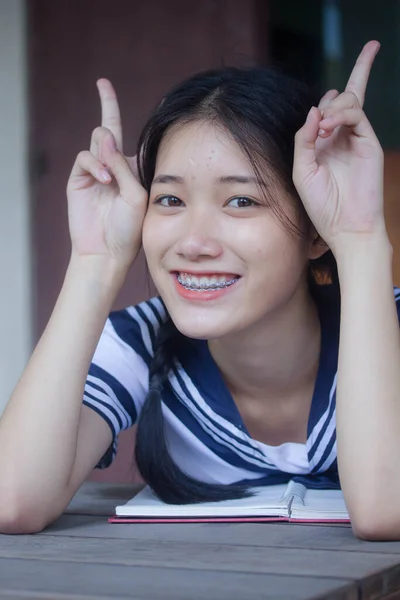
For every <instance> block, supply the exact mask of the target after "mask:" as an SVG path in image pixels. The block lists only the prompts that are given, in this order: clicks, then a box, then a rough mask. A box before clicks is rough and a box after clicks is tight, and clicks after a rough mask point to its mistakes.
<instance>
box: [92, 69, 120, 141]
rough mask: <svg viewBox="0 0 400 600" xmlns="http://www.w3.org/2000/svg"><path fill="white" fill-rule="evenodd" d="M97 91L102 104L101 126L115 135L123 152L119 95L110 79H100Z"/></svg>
mask: <svg viewBox="0 0 400 600" xmlns="http://www.w3.org/2000/svg"><path fill="white" fill-rule="evenodd" d="M97 89H98V90H99V94H100V102H101V125H102V127H107V129H109V130H110V131H111V132H112V133H113V135H114V138H115V141H116V144H117V148H118V150H119V151H120V152H122V124H121V114H120V111H119V105H118V99H117V94H116V93H115V90H114V88H113V86H112V83H111V81H109V80H108V79H99V80H98V81H97Z"/></svg>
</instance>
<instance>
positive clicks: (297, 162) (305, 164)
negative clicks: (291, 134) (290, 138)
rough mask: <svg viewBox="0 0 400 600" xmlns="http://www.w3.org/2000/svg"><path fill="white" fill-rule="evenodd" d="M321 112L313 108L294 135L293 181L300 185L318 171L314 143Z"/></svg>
mask: <svg viewBox="0 0 400 600" xmlns="http://www.w3.org/2000/svg"><path fill="white" fill-rule="evenodd" d="M320 121H321V112H320V110H319V109H318V108H316V107H315V106H313V107H312V108H311V109H310V111H309V113H308V115H307V119H306V122H305V123H304V125H303V127H302V128H301V129H299V131H298V132H297V133H296V135H295V139H294V160H293V181H294V183H295V184H296V183H297V182H298V183H301V182H302V181H304V180H305V179H307V178H308V177H309V176H310V175H312V174H313V173H315V171H317V169H318V163H317V161H316V156H315V142H316V140H317V138H318V130H319V123H320Z"/></svg>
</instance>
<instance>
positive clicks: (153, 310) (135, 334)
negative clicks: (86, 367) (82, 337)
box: [98, 296, 168, 362]
mask: <svg viewBox="0 0 400 600" xmlns="http://www.w3.org/2000/svg"><path fill="white" fill-rule="evenodd" d="M167 319H168V313H167V310H166V308H165V306H164V303H163V302H162V300H161V298H159V297H158V296H156V297H154V298H150V300H146V301H144V302H141V303H140V304H137V305H134V306H127V307H126V308H123V309H121V310H116V311H113V312H111V313H110V315H109V317H108V319H107V321H106V324H105V326H104V330H103V333H102V335H101V338H100V342H99V346H100V347H101V348H102V349H103V350H104V351H105V352H109V351H111V350H112V351H115V350H116V349H118V350H119V353H123V352H124V351H125V352H129V353H130V352H131V351H132V350H133V351H134V352H135V353H137V354H139V355H140V356H141V357H142V358H143V359H144V360H145V362H148V361H149V359H151V357H152V356H153V353H154V345H155V340H156V337H157V334H158V332H159V330H160V327H161V325H162V324H163V323H164V322H165V321H166V320H167ZM98 350H99V348H98Z"/></svg>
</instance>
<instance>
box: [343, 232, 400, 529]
mask: <svg viewBox="0 0 400 600" xmlns="http://www.w3.org/2000/svg"><path fill="white" fill-rule="evenodd" d="M336 258H337V262H338V270H339V280H340V286H341V326H340V346H339V365H338V381H337V445H338V465H339V473H340V479H341V484H342V488H343V492H344V494H345V498H346V502H347V505H348V507H349V511H350V514H351V516H352V517H355V518H356V519H357V518H358V517H359V516H360V515H361V516H360V520H361V521H367V520H368V519H369V518H370V517H371V516H372V515H373V514H375V518H377V517H378V516H379V514H381V515H382V514H383V513H385V518H386V519H387V522H392V524H393V527H394V528H395V529H396V528H397V530H396V533H394V535H395V537H397V536H398V535H399V533H400V505H399V504H398V502H397V498H398V497H399V495H400V462H399V457H400V334H399V324H398V318H397V313H396V306H395V301H394V296H393V282H392V249H391V246H390V244H389V242H388V240H387V238H386V237H385V235H381V236H379V237H378V236H377V237H376V238H375V239H371V240H369V241H363V242H358V243H357V244H353V245H349V246H348V247H347V248H346V249H345V250H344V252H343V253H342V254H339V255H338V256H337V257H336ZM393 499H396V501H392V500H393ZM383 507H384V511H383V510H382V509H383ZM396 523H397V525H396Z"/></svg>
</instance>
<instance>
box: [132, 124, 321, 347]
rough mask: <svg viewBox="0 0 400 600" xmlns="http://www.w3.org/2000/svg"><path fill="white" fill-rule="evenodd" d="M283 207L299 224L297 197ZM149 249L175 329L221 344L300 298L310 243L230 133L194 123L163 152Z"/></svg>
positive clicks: (146, 235)
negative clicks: (291, 225) (284, 220)
mask: <svg viewBox="0 0 400 600" xmlns="http://www.w3.org/2000/svg"><path fill="white" fill-rule="evenodd" d="M278 201H279V202H281V203H282V206H283V208H284V210H285V211H286V212H287V214H288V216H289V217H290V218H291V219H292V220H293V221H294V222H296V217H295V212H294V207H293V205H292V202H291V200H290V199H289V198H287V197H285V195H284V194H283V192H282V193H281V197H279V198H278ZM143 247H144V251H145V254H146V257H147V262H148V266H149V270H150V274H151V276H152V278H153V280H154V283H155V285H156V287H157V289H158V291H159V293H160V295H161V297H162V299H163V300H164V302H165V304H166V307H167V309H168V312H169V314H170V315H171V318H172V320H173V321H174V323H175V324H176V326H177V328H178V329H179V330H180V331H181V332H182V333H183V334H184V335H187V336H189V337H192V338H202V339H215V338H220V337H222V336H225V335H228V334H232V333H238V332H241V331H244V330H246V329H248V328H251V327H254V326H257V324H261V322H262V321H265V320H266V319H267V320H268V317H271V316H272V318H273V311H275V310H277V309H279V308H281V307H283V306H284V305H285V304H286V303H288V302H289V301H293V299H295V296H296V292H297V291H298V290H299V289H300V288H301V284H304V281H305V278H304V273H305V266H306V264H307V260H308V255H309V250H310V242H307V241H306V240H302V239H295V238H294V237H293V236H291V235H290V234H289V233H288V232H287V231H285V230H284V228H283V226H282V224H281V223H280V222H279V221H278V219H277V217H276V216H275V215H274V214H273V212H272V211H271V209H270V208H268V206H266V204H265V201H264V199H263V194H262V191H261V189H260V187H259V185H258V184H257V181H256V180H255V175H254V173H253V171H252V169H251V167H250V165H249V163H248V160H247V159H246V157H245V155H244V154H243V153H242V151H241V150H240V148H239V146H238V145H237V144H236V142H234V141H233V140H232V138H231V137H230V136H229V134H228V133H224V132H223V131H222V130H221V129H219V128H217V127H215V126H213V125H212V124H209V123H207V122H200V123H198V122H196V123H192V124H189V125H185V126H183V127H182V126H180V127H178V126H177V127H175V128H173V129H171V131H170V132H169V133H168V134H167V135H166V136H165V137H164V139H163V141H162V143H161V145H160V148H159V152H158V156H157V163H156V169H155V175H154V180H153V183H152V186H151V191H150V197H149V208H148V211H147V215H146V218H145V222H144V227H143Z"/></svg>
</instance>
